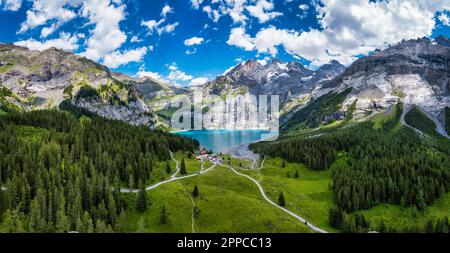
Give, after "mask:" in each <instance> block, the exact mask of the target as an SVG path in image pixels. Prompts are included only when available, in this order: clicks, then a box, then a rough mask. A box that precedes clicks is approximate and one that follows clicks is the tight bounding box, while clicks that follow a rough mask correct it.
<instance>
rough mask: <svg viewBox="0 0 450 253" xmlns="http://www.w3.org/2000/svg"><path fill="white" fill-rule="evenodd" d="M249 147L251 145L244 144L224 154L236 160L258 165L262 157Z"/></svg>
mask: <svg viewBox="0 0 450 253" xmlns="http://www.w3.org/2000/svg"><path fill="white" fill-rule="evenodd" d="M249 146H250V143H247V144H242V145H240V146H237V147H234V148H232V149H229V150H226V151H225V152H224V153H225V154H228V155H230V156H232V157H235V158H239V159H248V160H251V161H253V162H254V164H256V163H257V162H258V160H259V159H260V155H259V154H256V153H254V152H253V151H252V150H250V148H249Z"/></svg>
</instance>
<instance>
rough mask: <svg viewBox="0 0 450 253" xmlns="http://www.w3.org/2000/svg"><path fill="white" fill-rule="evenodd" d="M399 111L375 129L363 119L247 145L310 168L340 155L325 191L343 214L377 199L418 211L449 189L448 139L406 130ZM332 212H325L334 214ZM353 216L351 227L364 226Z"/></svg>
mask: <svg viewBox="0 0 450 253" xmlns="http://www.w3.org/2000/svg"><path fill="white" fill-rule="evenodd" d="M401 109H402V108H401V105H399V106H398V107H397V108H396V110H395V112H394V113H395V114H394V116H393V118H392V119H390V120H387V121H386V122H384V123H382V124H381V126H380V127H379V128H378V129H375V126H374V123H372V122H365V123H361V124H359V125H357V126H354V127H351V128H347V129H340V130H337V131H335V132H332V133H328V134H324V135H321V136H317V137H315V138H303V137H294V138H290V139H286V140H280V141H279V142H277V143H258V144H255V145H252V146H251V148H252V149H253V150H255V151H256V152H258V153H260V154H263V155H267V156H273V157H274V156H277V157H281V158H284V159H286V160H288V161H289V162H298V163H304V164H305V165H306V166H308V167H309V168H310V169H313V170H326V169H328V168H329V167H330V165H331V164H332V163H333V162H334V161H335V160H336V158H337V154H338V153H341V154H342V155H343V157H345V161H346V162H345V165H342V166H340V167H339V168H336V169H335V170H334V172H333V176H332V179H333V180H332V185H331V189H332V191H333V194H334V200H335V204H336V208H337V210H340V211H342V212H344V213H352V212H355V211H358V210H361V209H369V208H371V207H374V206H376V205H378V204H381V203H391V204H398V205H401V206H402V207H410V206H413V207H415V208H417V209H418V210H424V209H425V207H426V206H428V205H431V204H433V202H434V201H435V200H436V199H437V198H439V197H441V196H442V195H443V194H445V193H447V192H449V191H450V170H449V168H450V142H449V141H448V140H443V139H442V138H439V139H438V137H436V136H431V137H430V138H427V139H421V138H420V137H418V136H417V135H416V133H415V132H414V131H413V130H412V129H409V128H406V127H398V124H399V117H400V114H401V111H402V110H401ZM335 213H337V212H333V215H331V216H332V217H339V215H335ZM341 216H342V215H341ZM354 219H356V221H354V222H353V223H355V222H356V224H357V226H356V227H363V228H366V227H367V226H366V225H367V224H365V223H364V222H363V221H364V220H363V219H361V217H355V218H354ZM334 220H339V219H334ZM341 220H342V219H341ZM332 223H333V224H332V225H334V226H336V227H342V226H341V225H340V224H338V223H337V222H333V221H332Z"/></svg>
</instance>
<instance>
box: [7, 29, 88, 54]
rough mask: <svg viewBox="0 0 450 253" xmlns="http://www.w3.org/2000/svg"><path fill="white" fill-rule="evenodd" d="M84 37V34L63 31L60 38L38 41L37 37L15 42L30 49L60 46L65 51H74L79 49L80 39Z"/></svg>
mask: <svg viewBox="0 0 450 253" xmlns="http://www.w3.org/2000/svg"><path fill="white" fill-rule="evenodd" d="M81 37H83V36H82V35H70V34H68V33H61V34H60V36H59V38H56V39H51V40H46V41H37V40H35V39H28V40H21V41H17V42H15V43H14V44H15V45H18V46H21V47H27V48H28V49H30V50H40V51H42V50H46V49H49V48H52V47H54V48H58V49H62V50H65V51H73V50H76V49H78V47H79V46H78V40H79V39H80V38H81Z"/></svg>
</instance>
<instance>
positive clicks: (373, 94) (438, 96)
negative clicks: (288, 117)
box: [294, 36, 450, 127]
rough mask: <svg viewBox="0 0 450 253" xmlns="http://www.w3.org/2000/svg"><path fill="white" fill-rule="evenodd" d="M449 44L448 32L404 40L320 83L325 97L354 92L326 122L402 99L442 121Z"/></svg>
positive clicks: (448, 101) (447, 98)
mask: <svg viewBox="0 0 450 253" xmlns="http://www.w3.org/2000/svg"><path fill="white" fill-rule="evenodd" d="M448 42H449V39H448V38H445V37H443V36H441V37H438V38H436V39H435V40H430V39H428V38H422V39H417V40H409V41H402V42H400V43H398V44H396V45H393V46H391V47H389V48H387V49H386V50H383V51H381V50H377V51H375V52H373V54H371V55H370V56H367V57H363V58H361V59H359V60H357V61H356V62H354V63H353V64H352V65H350V66H349V67H348V68H346V70H345V71H344V73H342V74H341V75H339V76H337V77H336V78H334V79H332V80H330V81H327V82H325V83H324V84H323V85H321V91H320V94H321V95H322V94H328V93H330V92H332V93H335V94H339V93H343V92H344V91H350V92H349V94H348V95H346V97H345V99H343V101H340V103H341V104H340V105H339V107H340V109H339V110H338V111H335V112H329V115H322V119H321V120H322V123H327V122H329V121H332V120H335V119H342V118H343V117H346V116H348V115H347V114H349V113H351V114H352V115H351V116H354V117H357V118H363V117H365V116H367V115H369V114H371V113H373V112H379V111H383V110H386V109H388V108H390V107H391V106H392V105H394V104H397V103H398V102H403V103H404V104H405V105H406V106H405V107H404V108H411V106H418V107H420V108H421V109H422V110H424V111H426V112H427V114H428V115H429V116H430V117H431V118H433V119H438V118H440V119H441V123H443V122H442V118H443V117H442V116H441V115H443V112H444V110H445V107H446V106H449V105H450V78H449V77H450V47H448V46H449V45H450V44H449V43H448ZM313 102H314V101H313ZM300 114H301V112H300ZM333 115H334V116H333ZM297 116H298V115H297ZM294 118H297V117H295V115H294ZM438 127H440V126H438Z"/></svg>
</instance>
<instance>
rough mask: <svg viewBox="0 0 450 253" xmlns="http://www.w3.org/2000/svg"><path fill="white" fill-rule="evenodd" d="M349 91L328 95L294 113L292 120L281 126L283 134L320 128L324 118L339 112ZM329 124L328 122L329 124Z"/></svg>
mask: <svg viewBox="0 0 450 253" xmlns="http://www.w3.org/2000/svg"><path fill="white" fill-rule="evenodd" d="M350 92H351V89H348V90H346V91H343V92H341V93H329V94H326V95H324V96H322V97H320V98H318V99H317V100H314V101H312V102H311V103H310V104H308V105H307V106H306V107H305V108H303V109H302V110H300V111H298V112H297V113H295V114H294V115H293V116H292V118H291V119H290V120H289V121H288V122H287V123H286V124H285V125H283V126H282V131H283V132H284V133H289V132H293V131H298V130H301V129H305V128H315V127H318V126H320V125H321V124H322V123H323V121H324V118H325V117H327V116H330V115H332V114H333V113H335V112H337V111H339V109H340V108H341V107H342V103H343V102H344V100H345V98H346V97H347V95H348V94H349V93H350ZM329 123H330V122H329Z"/></svg>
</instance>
